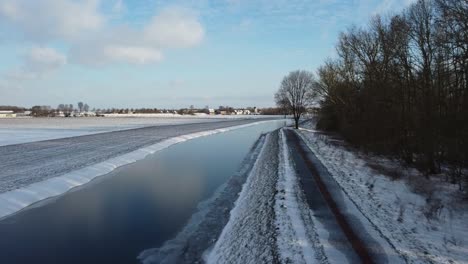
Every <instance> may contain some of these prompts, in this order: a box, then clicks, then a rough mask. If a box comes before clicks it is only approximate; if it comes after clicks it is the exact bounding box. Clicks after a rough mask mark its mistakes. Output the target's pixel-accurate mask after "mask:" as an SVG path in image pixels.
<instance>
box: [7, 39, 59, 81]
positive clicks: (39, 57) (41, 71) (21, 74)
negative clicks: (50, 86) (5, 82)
mask: <svg viewBox="0 0 468 264" xmlns="http://www.w3.org/2000/svg"><path fill="white" fill-rule="evenodd" d="M66 63H67V58H66V57H65V55H63V54H61V53H60V52H58V51H56V50H54V49H51V48H42V47H34V48H32V49H30V50H29V51H28V53H27V54H26V55H25V56H24V57H23V62H22V65H21V66H20V67H18V68H16V69H13V70H11V71H9V72H7V73H6V77H7V79H9V80H26V79H37V78H41V77H43V76H45V75H47V74H50V73H52V72H54V71H56V70H58V69H60V68H61V67H63V66H64V65H65V64H66Z"/></svg>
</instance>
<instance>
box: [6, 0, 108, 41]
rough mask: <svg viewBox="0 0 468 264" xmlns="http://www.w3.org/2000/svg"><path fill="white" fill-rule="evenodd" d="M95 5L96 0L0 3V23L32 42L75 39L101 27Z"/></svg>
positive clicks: (42, 0) (43, 0)
mask: <svg viewBox="0 0 468 264" xmlns="http://www.w3.org/2000/svg"><path fill="white" fill-rule="evenodd" d="M98 4H99V1H98V0H83V1H74V0H40V1H37V0H34V1H31V0H0V23H2V24H4V25H9V26H10V27H12V28H13V29H15V30H12V32H21V34H22V37H24V38H26V39H28V40H32V41H50V40H54V39H59V40H61V39H66V40H69V39H75V38H79V37H80V36H81V35H82V34H83V33H87V32H90V31H97V30H98V29H100V28H101V27H102V26H103V24H104V22H105V19H104V17H103V16H102V15H101V14H100V13H99V11H98Z"/></svg>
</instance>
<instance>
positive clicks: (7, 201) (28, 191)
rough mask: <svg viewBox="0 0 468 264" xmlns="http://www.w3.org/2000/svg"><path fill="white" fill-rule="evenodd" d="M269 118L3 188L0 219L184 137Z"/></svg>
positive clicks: (142, 149)
mask: <svg viewBox="0 0 468 264" xmlns="http://www.w3.org/2000/svg"><path fill="white" fill-rule="evenodd" d="M266 122H272V121H271V120H267V121H259V122H254V123H249V124H244V125H238V126H232V127H226V128H218V129H213V130H208V131H202V132H196V133H192V134H186V135H182V136H178V137H173V138H169V139H166V140H163V141H160V142H158V143H156V144H153V145H150V146H147V147H144V148H140V149H137V150H135V151H132V152H129V153H126V154H123V155H120V156H117V157H114V158H111V159H108V160H106V161H103V162H99V163H96V164H93V165H91V166H88V167H84V168H81V169H78V170H75V171H71V172H69V173H66V174H63V175H61V176H58V177H54V178H50V179H47V180H45V181H41V182H36V183H33V184H31V185H28V186H26V187H24V188H20V189H16V190H12V191H8V192H4V193H1V194H0V220H2V219H4V218H5V217H8V216H10V215H12V214H14V213H17V212H19V211H21V210H22V209H24V208H26V207H28V206H30V205H32V204H34V203H37V202H39V201H42V200H45V199H47V198H51V197H55V196H59V195H61V194H64V193H66V192H67V191H69V190H71V189H73V188H75V187H79V186H82V185H84V184H86V183H88V182H90V181H91V180H93V179H95V178H97V177H99V176H103V175H105V174H108V173H109V172H111V171H113V170H115V169H117V168H119V167H121V166H124V165H127V164H130V163H134V162H136V161H138V160H141V159H144V158H145V157H146V156H148V155H150V154H154V153H156V152H158V151H161V150H163V149H165V148H168V147H170V146H172V145H174V144H177V143H181V142H184V141H187V140H191V139H195V138H199V137H204V136H209V135H214V134H218V133H223V132H227V131H231V130H235V129H240V128H245V127H249V126H254V125H258V124H261V123H266Z"/></svg>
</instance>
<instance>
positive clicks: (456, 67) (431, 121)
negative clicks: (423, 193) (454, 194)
mask: <svg viewBox="0 0 468 264" xmlns="http://www.w3.org/2000/svg"><path fill="white" fill-rule="evenodd" d="M336 50H337V54H338V58H337V59H333V60H328V61H326V62H325V63H324V65H323V66H321V67H320V68H319V70H318V72H317V75H318V81H317V89H318V90H319V91H320V93H321V94H322V96H323V98H324V102H323V105H322V110H321V112H320V118H319V122H318V127H319V128H322V129H330V130H331V129H333V130H338V131H339V132H341V134H342V135H343V136H345V137H346V138H347V139H348V140H350V141H351V142H353V143H356V144H357V145H360V146H365V147H366V148H367V149H370V150H373V151H378V152H381V153H388V154H396V155H398V156H399V157H401V158H402V159H404V160H405V161H406V162H408V163H413V164H416V165H418V166H420V168H421V169H423V170H425V171H427V173H438V172H440V171H441V168H443V167H449V168H450V172H451V173H450V175H451V176H450V177H448V178H447V180H451V181H452V182H453V183H457V184H459V186H460V188H462V187H463V182H464V181H465V182H468V176H467V175H466V173H465V175H464V169H463V168H468V1H467V0H419V1H417V2H416V3H414V4H413V5H411V6H410V7H409V8H407V9H406V10H405V11H404V12H402V13H401V14H398V15H394V16H391V17H388V18H382V17H379V16H377V17H375V18H373V19H372V20H371V21H370V23H369V25H368V26H367V27H364V28H356V27H352V28H350V29H348V30H347V31H346V32H344V33H342V34H341V35H340V37H339V40H338V44H337V47H336Z"/></svg>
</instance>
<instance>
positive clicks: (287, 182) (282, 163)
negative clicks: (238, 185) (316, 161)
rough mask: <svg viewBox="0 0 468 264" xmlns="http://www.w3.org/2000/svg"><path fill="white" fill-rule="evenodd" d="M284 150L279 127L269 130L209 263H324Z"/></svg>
mask: <svg viewBox="0 0 468 264" xmlns="http://www.w3.org/2000/svg"><path fill="white" fill-rule="evenodd" d="M288 151H289V150H288V148H287V146H286V143H285V141H284V134H283V132H282V131H275V132H272V133H270V134H268V136H267V138H266V142H265V144H264V147H263V148H262V151H261V153H260V155H259V157H258V160H257V161H256V163H255V165H254V167H253V168H252V171H251V173H250V175H249V177H248V179H247V182H246V183H245V184H244V186H243V188H242V192H241V193H240V195H239V199H238V200H237V201H236V204H235V207H234V209H233V210H232V211H231V217H230V219H229V222H228V223H227V225H226V227H225V228H224V229H223V232H222V233H221V235H220V237H219V239H218V240H217V242H216V244H215V246H214V248H213V249H212V250H211V252H210V253H209V254H208V256H207V259H206V261H207V262H208V263H289V262H293V263H320V262H322V261H323V259H324V258H323V253H322V252H323V249H322V247H321V246H320V245H319V243H318V240H317V239H316V233H315V231H314V225H313V223H312V222H311V219H310V214H309V209H308V207H307V204H306V203H305V201H304V197H303V194H302V192H301V190H300V189H299V185H298V182H297V178H296V177H295V175H294V169H293V166H292V164H291V160H290V158H289V154H288ZM321 260H322V261H321Z"/></svg>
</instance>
